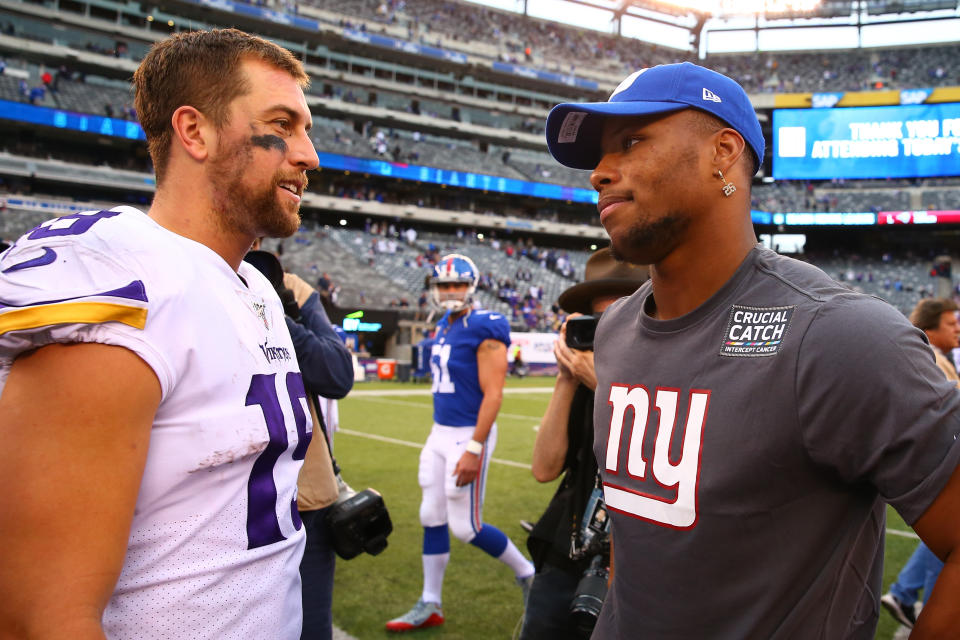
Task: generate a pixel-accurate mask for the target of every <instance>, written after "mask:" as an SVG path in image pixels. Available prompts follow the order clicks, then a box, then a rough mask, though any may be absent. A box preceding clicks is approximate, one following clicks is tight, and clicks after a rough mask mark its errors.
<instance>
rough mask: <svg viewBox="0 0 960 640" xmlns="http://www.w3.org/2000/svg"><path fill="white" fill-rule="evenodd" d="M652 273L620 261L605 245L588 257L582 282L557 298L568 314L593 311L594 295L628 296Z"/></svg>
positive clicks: (596, 296) (597, 296)
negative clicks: (591, 304) (591, 305)
mask: <svg viewBox="0 0 960 640" xmlns="http://www.w3.org/2000/svg"><path fill="white" fill-rule="evenodd" d="M649 277H650V276H649V272H648V271H647V268H646V267H641V266H638V265H635V264H630V263H629V262H618V261H617V260H614V258H613V256H612V255H611V254H610V249H609V248H608V247H605V248H603V249H600V250H599V251H596V252H594V254H593V255H591V256H590V257H589V258H588V259H587V266H586V269H585V270H584V277H583V282H581V283H579V284H575V285H573V286H572V287H570V288H569V289H567V290H566V291H564V292H563V293H561V294H560V297H559V298H557V304H559V305H560V308H561V309H563V310H564V311H566V312H567V313H584V314H590V313H592V312H593V309H592V308H591V307H590V303H591V302H592V301H593V299H594V298H599V297H601V296H610V295H614V294H620V295H623V296H628V295H630V294H631V293H633V292H634V291H636V290H637V289H639V288H640V285H641V284H643V283H644V282H646V281H647V279H648V278H649Z"/></svg>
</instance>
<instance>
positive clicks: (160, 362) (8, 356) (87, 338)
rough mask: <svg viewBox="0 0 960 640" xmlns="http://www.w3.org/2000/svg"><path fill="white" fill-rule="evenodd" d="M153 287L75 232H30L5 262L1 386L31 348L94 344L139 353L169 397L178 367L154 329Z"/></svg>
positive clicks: (0, 282) (0, 294) (0, 295)
mask: <svg viewBox="0 0 960 640" xmlns="http://www.w3.org/2000/svg"><path fill="white" fill-rule="evenodd" d="M148 289H149V285H148V283H147V281H146V280H145V279H144V278H142V277H140V276H139V275H138V274H137V273H135V272H134V271H133V270H131V269H130V268H128V267H127V266H125V265H122V264H120V263H118V262H117V261H115V260H113V259H112V258H111V257H110V256H109V255H107V254H106V252H104V251H102V250H101V248H99V247H96V246H89V244H85V243H82V242H79V241H77V238H76V237H74V236H65V237H62V238H53V239H51V238H49V237H42V238H40V239H37V240H35V241H31V236H30V235H27V236H24V237H23V238H21V239H20V240H18V241H17V243H16V245H14V247H12V248H11V249H10V250H8V251H7V252H5V253H4V254H3V256H2V261H0V385H2V384H3V383H4V382H5V381H6V377H7V374H8V373H9V370H10V367H11V366H12V364H13V361H14V360H15V359H16V358H17V357H18V356H19V355H20V354H22V353H24V352H27V351H31V350H33V349H37V348H39V347H43V346H47V345H49V344H68V343H90V342H95V343H101V344H108V345H113V346H120V347H124V348H127V349H129V350H131V351H133V352H134V353H136V354H137V355H138V356H140V358H142V359H143V360H144V361H145V362H146V363H147V364H148V365H149V366H150V367H151V368H152V369H153V371H154V373H155V374H156V375H157V378H158V379H159V381H160V386H161V393H162V395H163V396H166V393H167V392H168V391H169V389H170V388H171V387H172V386H173V385H174V384H175V375H174V369H173V367H171V366H170V364H169V363H168V362H167V360H166V359H165V358H164V356H163V355H162V350H161V349H159V348H158V347H157V346H156V345H155V344H154V341H152V340H151V339H150V336H149V332H148V331H147V327H148V325H149V323H150V321H151V318H152V313H153V312H154V309H155V307H156V303H155V301H153V300H151V297H150V294H151V292H150V291H148Z"/></svg>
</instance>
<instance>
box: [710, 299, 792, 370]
mask: <svg viewBox="0 0 960 640" xmlns="http://www.w3.org/2000/svg"><path fill="white" fill-rule="evenodd" d="M795 309H796V306H790V307H747V306H743V305H739V304H735V305H733V306H732V307H730V320H729V321H728V322H727V330H726V331H725V332H724V334H723V344H721V345H720V355H722V356H743V357H759V356H772V355H776V353H777V352H778V351H780V346H781V345H782V344H783V339H784V336H786V334H787V329H788V328H789V326H790V319H791V318H792V317H793V312H794V310H795Z"/></svg>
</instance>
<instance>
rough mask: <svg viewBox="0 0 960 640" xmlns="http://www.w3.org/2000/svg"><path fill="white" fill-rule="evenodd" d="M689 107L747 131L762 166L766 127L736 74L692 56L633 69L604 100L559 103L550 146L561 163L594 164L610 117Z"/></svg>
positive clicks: (745, 134) (592, 166) (550, 124)
mask: <svg viewBox="0 0 960 640" xmlns="http://www.w3.org/2000/svg"><path fill="white" fill-rule="evenodd" d="M691 107H692V108H694V109H699V110H701V111H705V112H707V113H709V114H711V115H713V116H716V117H717V118H719V119H721V120H723V121H724V122H725V123H727V125H728V126H729V127H730V128H732V129H734V130H735V131H736V132H737V133H739V134H740V135H741V136H743V139H744V140H745V141H746V143H747V144H748V145H749V146H750V149H751V150H752V151H753V153H754V155H755V156H756V159H757V166H758V167H759V166H760V162H762V161H763V133H762V132H761V131H760V121H759V120H757V114H756V112H755V111H754V110H753V105H752V104H751V103H750V98H749V97H747V92H746V91H744V90H743V87H741V86H740V85H739V84H737V82H736V81H735V80H732V79H730V78H728V77H727V76H725V75H722V74H720V73H717V72H716V71H711V70H710V69H707V68H704V67H701V66H698V65H695V64H693V63H691V62H681V63H678V64H662V65H658V66H656V67H650V68H649V69H641V70H640V71H635V72H633V73H632V74H630V75H629V76H627V78H626V79H625V80H624V81H623V82H621V83H620V86H618V87H617V88H616V89H614V91H613V93H612V94H611V95H610V99H609V100H607V101H606V102H585V103H572V102H568V103H563V104H558V105H557V106H555V107H554V108H553V109H552V110H551V111H550V115H548V116H547V146H548V147H549V148H550V153H551V155H553V157H554V158H556V160H557V162H559V163H560V164H562V165H566V166H568V167H573V168H574V169H595V168H596V166H597V165H598V164H600V160H601V158H602V157H603V154H602V153H601V151H600V134H601V131H602V127H603V122H604V120H605V119H606V118H609V117H611V116H613V117H616V116H649V115H655V114H659V113H670V112H672V111H681V110H683V109H689V108H691Z"/></svg>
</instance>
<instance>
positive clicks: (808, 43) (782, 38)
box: [467, 0, 960, 56]
mask: <svg viewBox="0 0 960 640" xmlns="http://www.w3.org/2000/svg"><path fill="white" fill-rule="evenodd" d="M467 1H468V2H473V3H475V4H482V5H486V6H490V7H494V8H497V9H503V10H505V11H512V12H515V13H522V12H523V5H524V0H467ZM586 1H588V2H590V3H592V4H594V5H596V6H595V7H588V6H585V5H582V4H574V3H571V2H565V1H564V0H526V4H527V11H528V13H529V14H530V16H532V17H535V18H543V19H545V20H554V21H557V22H563V23H566V24H571V25H575V26H578V27H584V28H588V29H595V30H597V31H602V32H605V33H610V32H611V31H612V30H613V26H612V24H611V16H612V14H611V12H610V11H609V9H612V8H614V7H616V6H618V5H619V4H620V3H619V1H615V0H586ZM634 13H635V15H627V16H624V18H623V26H622V30H623V35H624V36H627V37H633V38H638V39H640V40H645V41H647V42H652V43H654V44H658V45H663V46H667V47H673V48H676V49H683V48H686V47H687V46H688V43H689V42H690V32H689V29H690V28H691V27H692V26H693V24H692V21H691V22H689V23H688V22H687V21H685V20H684V19H683V18H677V19H676V22H677V24H678V26H671V25H667V24H663V23H661V22H654V21H652V20H647V19H645V18H644V17H643V16H644V12H643V11H642V10H636V11H635V12H634ZM646 15H650V14H649V13H646ZM927 15H928V16H929V17H930V18H935V19H931V20H925V21H922V22H896V23H892V24H889V23H888V24H884V23H880V22H879V20H880V19H878V18H877V17H876V16H862V17H861V22H862V23H863V24H862V26H861V27H860V28H859V29H858V27H857V26H856V19H855V18H853V17H843V18H831V19H819V20H805V21H796V20H764V19H762V18H760V19H759V20H757V19H755V18H752V17H736V18H728V19H723V20H721V19H710V20H708V21H707V23H706V26H705V28H704V37H703V38H702V41H701V46H700V54H701V56H703V55H706V54H707V53H734V52H746V51H796V50H802V49H817V50H823V49H850V48H854V47H858V46H862V47H891V46H904V45H911V44H930V43H946V42H957V41H958V40H960V18H958V17H957V12H956V11H940V12H931V13H929V14H927ZM904 17H905V18H907V17H913V18H915V17H916V14H913V15H912V16H904ZM757 23H759V25H758V26H759V27H760V31H759V32H757V31H756V30H755V29H754V27H755V26H756V25H757ZM798 24H805V25H807V26H805V27H804V28H797V25H798ZM810 25H814V26H810Z"/></svg>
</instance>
